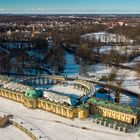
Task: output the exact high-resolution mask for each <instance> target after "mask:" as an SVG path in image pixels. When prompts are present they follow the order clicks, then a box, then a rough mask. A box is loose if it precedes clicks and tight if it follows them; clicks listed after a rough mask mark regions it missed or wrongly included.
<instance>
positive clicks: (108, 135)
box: [0, 98, 139, 140]
mask: <svg viewBox="0 0 140 140" xmlns="http://www.w3.org/2000/svg"><path fill="white" fill-rule="evenodd" d="M0 111H6V112H9V113H11V114H13V115H15V116H17V117H18V116H20V118H23V119H24V120H25V121H27V122H30V123H31V124H32V125H33V126H36V127H37V128H39V129H40V130H41V131H43V132H44V133H45V135H46V137H44V138H42V140H47V139H50V140H124V139H125V140H139V138H138V136H137V133H132V134H127V133H122V132H119V131H116V130H113V129H110V128H107V127H104V126H100V125H97V124H94V123H93V122H92V119H86V120H79V119H74V120H70V119H66V118H63V117H60V116H58V115H55V114H53V113H49V112H46V111H43V110H39V109H36V110H31V109H27V108H25V107H24V106H23V105H22V104H19V103H16V102H14V101H11V100H7V99H4V98H0ZM83 127H84V128H83ZM10 133H12V135H11V137H8V138H7V139H6V140H11V139H12V137H14V138H13V139H17V140H18V139H20V140H22V139H25V140H26V139H27V138H24V136H22V135H17V132H16V133H14V132H12V131H11V132H10ZM2 135H3V133H2V131H1V130H0V138H1V137H2ZM15 137H16V138H15ZM3 140H5V139H3Z"/></svg>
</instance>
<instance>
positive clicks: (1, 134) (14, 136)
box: [0, 125, 31, 140]
mask: <svg viewBox="0 0 140 140" xmlns="http://www.w3.org/2000/svg"><path fill="white" fill-rule="evenodd" d="M0 140H31V138H30V137H29V136H28V135H26V134H25V133H24V132H22V131H21V130H19V129H17V128H16V127H14V126H12V125H9V126H7V127H5V128H0Z"/></svg>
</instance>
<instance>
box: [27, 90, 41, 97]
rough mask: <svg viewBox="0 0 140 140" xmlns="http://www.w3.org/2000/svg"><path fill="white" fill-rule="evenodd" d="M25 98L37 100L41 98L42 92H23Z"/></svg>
mask: <svg viewBox="0 0 140 140" xmlns="http://www.w3.org/2000/svg"><path fill="white" fill-rule="evenodd" d="M25 96H26V97H29V98H32V99H37V98H39V97H42V96H43V91H41V90H36V89H27V90H26V92H25Z"/></svg>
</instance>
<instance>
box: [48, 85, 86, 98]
mask: <svg viewBox="0 0 140 140" xmlns="http://www.w3.org/2000/svg"><path fill="white" fill-rule="evenodd" d="M49 90H52V91H56V92H60V93H64V94H67V95H77V96H79V97H80V96H83V94H84V92H83V91H80V90H77V89H74V87H73V86H59V85H54V86H53V87H51V88H49Z"/></svg>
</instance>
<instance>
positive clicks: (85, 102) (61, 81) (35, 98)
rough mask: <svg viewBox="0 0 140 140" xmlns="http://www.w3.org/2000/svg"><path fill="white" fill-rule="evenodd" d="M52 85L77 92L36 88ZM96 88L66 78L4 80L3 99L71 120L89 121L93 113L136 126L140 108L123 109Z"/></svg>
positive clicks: (0, 80)
mask: <svg viewBox="0 0 140 140" xmlns="http://www.w3.org/2000/svg"><path fill="white" fill-rule="evenodd" d="M36 85H39V87H42V86H43V87H44V85H45V86H48V85H53V86H55V85H57V86H58V85H59V86H63V87H64V88H65V87H66V86H70V87H71V88H72V89H73V90H75V92H76V91H77V92H79V94H80V93H81V94H80V95H79V94H77V95H75V94H74V93H68V94H67V93H66V92H65V93H64V92H60V91H54V90H52V89H51V90H49V89H41V88H40V89H38V88H35V87H34V86H36ZM94 93H95V85H93V84H91V83H89V82H87V81H84V80H76V79H72V80H71V81H68V80H67V79H65V78H64V77H62V76H44V75H41V76H38V77H37V76H36V77H31V78H27V79H24V80H19V81H17V80H13V79H10V78H8V77H2V76H1V77H0V97H4V98H7V99H10V100H14V101H16V102H19V103H22V104H23V105H24V106H25V107H28V108H30V109H37V108H38V109H42V110H44V111H48V112H52V113H55V114H57V115H60V116H63V117H67V118H71V119H72V118H79V119H85V118H88V116H89V114H93V116H94V115H95V114H100V115H101V116H103V117H107V118H111V119H114V120H118V121H122V122H126V123H128V124H132V125H136V124H137V123H138V122H139V119H140V108H136V107H135V108H134V107H130V106H123V105H120V104H116V103H113V102H108V101H105V100H101V99H97V98H95V97H94Z"/></svg>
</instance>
